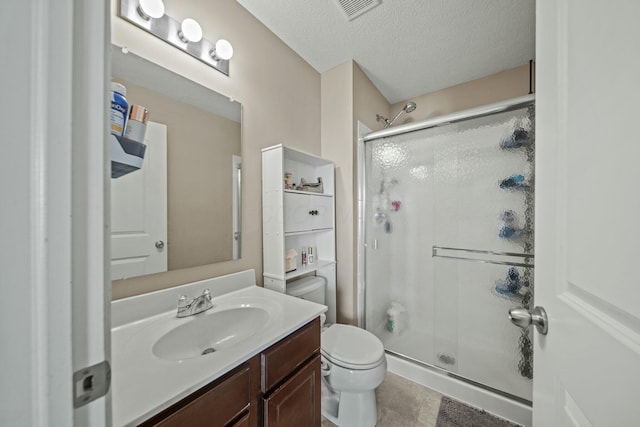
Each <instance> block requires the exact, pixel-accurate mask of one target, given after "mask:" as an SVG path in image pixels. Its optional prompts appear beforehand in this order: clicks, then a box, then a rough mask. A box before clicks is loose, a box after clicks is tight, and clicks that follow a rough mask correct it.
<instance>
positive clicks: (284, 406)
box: [263, 355, 322, 427]
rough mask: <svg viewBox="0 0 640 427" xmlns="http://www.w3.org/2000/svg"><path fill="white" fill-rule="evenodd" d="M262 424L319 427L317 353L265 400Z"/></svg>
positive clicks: (281, 426)
mask: <svg viewBox="0 0 640 427" xmlns="http://www.w3.org/2000/svg"><path fill="white" fill-rule="evenodd" d="M263 410H264V426H265V427H320V421H321V419H322V418H321V415H320V355H317V356H316V357H314V358H313V359H311V360H310V361H309V362H308V363H307V364H306V365H305V366H304V367H303V368H302V369H301V370H300V371H298V373H296V374H295V375H294V376H292V377H291V378H289V379H288V380H287V381H286V382H285V383H284V384H282V385H281V386H280V387H278V388H277V389H276V390H274V392H273V393H272V394H271V396H269V397H268V398H266V399H264V403H263Z"/></svg>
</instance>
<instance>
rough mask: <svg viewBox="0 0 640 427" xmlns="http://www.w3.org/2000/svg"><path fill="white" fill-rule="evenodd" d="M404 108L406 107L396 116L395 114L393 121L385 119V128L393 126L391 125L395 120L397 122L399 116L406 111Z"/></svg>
mask: <svg viewBox="0 0 640 427" xmlns="http://www.w3.org/2000/svg"><path fill="white" fill-rule="evenodd" d="M404 110H405V109H404V108H403V109H402V110H400V111H399V112H398V114H396V116H395V117H394V118H393V119H392V120H391V121H389V120H386V121H385V125H384V128H385V129H386V128H388V127H389V126H391V125H392V124H393V122H395V121H396V120H398V117H400V116H401V115H402V113H404Z"/></svg>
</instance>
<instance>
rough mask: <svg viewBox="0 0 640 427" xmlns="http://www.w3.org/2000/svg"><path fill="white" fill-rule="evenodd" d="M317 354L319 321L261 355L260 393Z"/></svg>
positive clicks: (318, 348) (314, 321) (265, 391)
mask: <svg viewBox="0 0 640 427" xmlns="http://www.w3.org/2000/svg"><path fill="white" fill-rule="evenodd" d="M319 352H320V320H319V319H315V320H313V321H312V322H310V323H309V324H307V325H306V326H304V327H303V328H301V329H300V330H299V331H297V332H295V333H293V334H292V335H290V336H289V337H287V338H285V339H283V340H282V341H280V342H279V343H277V344H275V345H273V346H272V347H270V348H269V349H267V350H265V351H264V352H263V353H262V355H261V360H260V362H261V365H262V367H261V369H262V375H261V377H262V381H261V384H260V386H261V391H262V392H263V393H265V394H266V393H267V392H268V391H269V390H271V389H272V388H273V387H275V386H276V385H278V383H280V382H281V381H282V380H283V379H284V378H285V377H286V376H287V375H289V374H291V373H292V372H294V371H295V370H296V369H297V368H298V367H300V366H302V365H303V364H304V363H305V361H307V360H308V359H309V358H310V357H311V356H312V355H314V354H316V353H319Z"/></svg>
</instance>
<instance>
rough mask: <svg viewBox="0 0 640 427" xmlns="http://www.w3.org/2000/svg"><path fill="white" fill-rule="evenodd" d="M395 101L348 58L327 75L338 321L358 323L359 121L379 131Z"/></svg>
mask: <svg viewBox="0 0 640 427" xmlns="http://www.w3.org/2000/svg"><path fill="white" fill-rule="evenodd" d="M388 112H389V103H388V102H387V101H386V99H385V98H384V97H383V96H382V95H381V94H380V92H378V90H377V89H376V87H375V86H374V85H373V83H371V81H370V80H369V79H368V78H367V76H366V75H365V74H364V73H363V72H362V70H361V69H360V67H359V66H358V65H357V64H356V63H355V62H353V61H348V62H345V63H344V64H341V65H339V66H337V67H335V68H333V69H331V70H329V71H326V72H324V73H323V74H322V157H324V158H327V159H329V160H332V161H334V162H335V164H336V254H337V260H338V265H337V287H338V295H337V300H338V311H337V313H338V321H339V322H341V323H352V324H356V323H357V315H356V314H357V312H356V294H355V289H356V285H355V284H356V283H357V269H356V265H357V247H356V241H357V220H358V216H357V202H358V200H357V182H356V176H355V171H356V166H357V164H356V163H357V158H356V144H355V142H354V141H357V138H358V135H357V129H358V120H360V121H362V122H363V123H365V124H366V125H367V126H368V127H369V128H371V129H373V130H377V129H379V128H381V124H380V123H377V122H376V120H375V117H376V113H380V114H382V115H388Z"/></svg>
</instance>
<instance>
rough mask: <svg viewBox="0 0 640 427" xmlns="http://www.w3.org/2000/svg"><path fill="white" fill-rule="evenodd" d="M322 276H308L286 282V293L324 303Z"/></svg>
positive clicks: (324, 281) (323, 280)
mask: <svg viewBox="0 0 640 427" xmlns="http://www.w3.org/2000/svg"><path fill="white" fill-rule="evenodd" d="M325 284H326V280H325V279H324V277H319V276H308V277H303V278H302V279H298V280H294V281H292V282H289V283H287V294H289V295H291V296H294V297H296V298H302V299H306V300H308V301H312V302H316V303H318V304H322V305H324V287H325Z"/></svg>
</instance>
